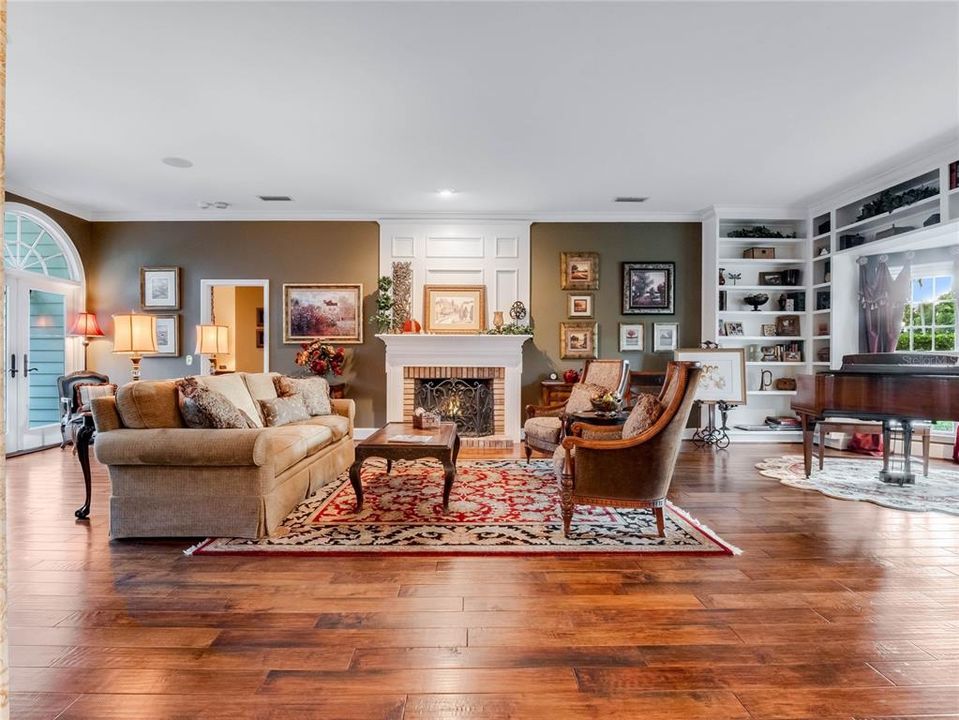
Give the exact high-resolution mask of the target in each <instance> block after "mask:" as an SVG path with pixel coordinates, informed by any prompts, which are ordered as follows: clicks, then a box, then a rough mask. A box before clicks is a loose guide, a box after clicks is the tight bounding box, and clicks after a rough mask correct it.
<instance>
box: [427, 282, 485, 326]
mask: <svg viewBox="0 0 959 720" xmlns="http://www.w3.org/2000/svg"><path fill="white" fill-rule="evenodd" d="M423 317H424V321H423V325H424V328H423V329H424V330H425V331H426V332H428V333H446V334H459V335H475V334H477V333H481V332H483V331H484V330H486V286H485V285H427V286H425V287H424V288H423Z"/></svg>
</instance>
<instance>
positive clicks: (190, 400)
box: [176, 377, 258, 429]
mask: <svg viewBox="0 0 959 720" xmlns="http://www.w3.org/2000/svg"><path fill="white" fill-rule="evenodd" d="M176 386H177V390H178V391H179V400H180V414H181V415H182V416H183V421H184V422H185V423H186V425H187V427H191V428H218V429H226V428H252V427H258V426H257V425H256V424H254V422H253V420H252V419H251V418H250V416H249V415H247V414H246V413H245V412H243V411H242V410H240V409H239V408H238V407H237V406H236V405H234V404H233V403H231V402H230V401H229V400H228V399H227V398H226V396H225V395H223V394H222V393H219V392H217V391H216V390H211V389H210V388H208V387H206V386H204V385H200V384H199V383H198V382H197V379H196V378H194V377H188V378H184V379H182V380H178V381H177V383H176Z"/></svg>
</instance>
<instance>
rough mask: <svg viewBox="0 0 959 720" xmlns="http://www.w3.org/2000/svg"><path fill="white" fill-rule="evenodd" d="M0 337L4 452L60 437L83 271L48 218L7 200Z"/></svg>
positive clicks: (75, 364)
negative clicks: (63, 384) (63, 385)
mask: <svg viewBox="0 0 959 720" xmlns="http://www.w3.org/2000/svg"><path fill="white" fill-rule="evenodd" d="M4 239H5V242H4V250H3V261H4V285H3V304H4V312H5V317H6V318H7V322H6V325H5V332H4V337H3V358H4V372H5V373H6V396H5V402H4V421H5V425H4V427H5V440H6V452H7V453H17V452H26V451H29V450H36V449H39V448H43V447H48V446H51V445H54V444H59V443H60V393H59V391H58V388H57V378H59V377H60V376H61V375H67V374H69V373H71V372H73V371H74V370H77V369H79V364H80V361H81V358H80V353H79V352H78V347H77V342H76V339H75V338H71V337H69V336H68V334H67V330H68V328H69V323H70V322H71V321H72V319H73V318H74V316H75V315H76V313H77V312H78V311H79V310H81V309H83V283H82V278H83V271H82V268H81V266H80V260H79V256H78V255H77V253H76V249H75V248H74V247H73V243H72V242H70V239H69V238H68V237H67V236H66V234H65V233H64V232H63V230H62V229H61V228H60V227H59V226H58V225H57V224H56V223H54V222H53V221H52V220H50V219H49V218H47V217H46V216H44V215H42V214H41V213H38V212H36V211H35V210H33V209H32V208H29V207H27V206H22V205H19V204H18V203H8V204H7V205H6V212H5V214H4Z"/></svg>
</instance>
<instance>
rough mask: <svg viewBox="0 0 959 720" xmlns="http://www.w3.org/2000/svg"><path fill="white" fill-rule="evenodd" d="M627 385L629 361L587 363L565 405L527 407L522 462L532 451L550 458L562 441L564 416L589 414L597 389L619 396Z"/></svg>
mask: <svg viewBox="0 0 959 720" xmlns="http://www.w3.org/2000/svg"><path fill="white" fill-rule="evenodd" d="M628 382H629V361H627V360H587V361H586V369H585V370H583V377H582V378H580V381H579V382H578V383H577V384H576V385H574V386H573V392H572V393H571V394H570V396H569V398H568V399H567V400H566V402H563V403H559V404H556V405H527V406H526V422H525V423H524V424H523V434H524V436H525V439H524V446H525V448H526V461H527V462H529V459H530V457H531V456H532V454H533V450H537V451H539V452H542V453H546V454H547V455H552V454H553V452H555V450H556V448H557V447H559V443H560V441H561V440H562V437H563V423H564V422H565V420H566V415H567V413H571V412H583V411H586V410H592V405H591V404H590V402H589V397H590V395H591V394H594V393H598V392H599V391H600V389H602V390H603V391H610V392H615V393H619V395H620V396H622V395H623V393H624V392H625V391H626V384H627V383H628Z"/></svg>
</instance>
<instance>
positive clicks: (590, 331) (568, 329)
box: [559, 322, 599, 360]
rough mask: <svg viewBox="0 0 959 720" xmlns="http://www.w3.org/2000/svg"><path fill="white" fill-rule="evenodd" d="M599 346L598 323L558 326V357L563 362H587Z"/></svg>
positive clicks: (569, 323)
mask: <svg viewBox="0 0 959 720" xmlns="http://www.w3.org/2000/svg"><path fill="white" fill-rule="evenodd" d="M598 346H599V323H595V322H568V323H567V322H564V323H560V324H559V356H560V358H562V359H563V360H577V359H585V360H589V359H592V358H595V357H596V352H597V350H596V349H597V347H598Z"/></svg>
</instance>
